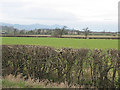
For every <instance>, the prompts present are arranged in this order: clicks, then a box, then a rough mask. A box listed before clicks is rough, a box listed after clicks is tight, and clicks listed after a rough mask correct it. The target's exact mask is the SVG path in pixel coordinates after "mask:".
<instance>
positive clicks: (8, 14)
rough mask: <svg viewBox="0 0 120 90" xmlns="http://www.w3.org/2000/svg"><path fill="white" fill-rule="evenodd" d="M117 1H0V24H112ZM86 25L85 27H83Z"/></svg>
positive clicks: (115, 13) (115, 15)
mask: <svg viewBox="0 0 120 90" xmlns="http://www.w3.org/2000/svg"><path fill="white" fill-rule="evenodd" d="M118 1H119V0H0V21H1V22H8V23H18V24H32V23H40V24H48V25H49V24H63V25H68V26H73V27H74V26H76V27H78V26H79V25H80V24H81V23H84V25H83V26H85V25H86V24H88V23H91V22H94V23H109V22H112V23H116V22H117V19H118V17H117V15H118V12H117V6H118ZM85 23H86V24H85Z"/></svg>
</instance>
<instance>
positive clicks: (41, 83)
mask: <svg viewBox="0 0 120 90" xmlns="http://www.w3.org/2000/svg"><path fill="white" fill-rule="evenodd" d="M21 77H22V75H21V74H19V75H17V76H16V77H15V76H14V75H12V74H10V75H7V76H5V77H4V78H3V79H5V80H8V81H11V82H15V83H19V82H21V81H22V82H25V85H26V86H28V88H31V87H32V88H36V86H40V87H41V88H86V87H85V86H84V85H82V86H79V85H70V86H68V83H67V82H65V83H63V82H61V83H53V82H51V81H49V80H48V79H43V80H41V81H39V79H38V80H36V81H34V79H31V78H30V77H29V78H28V79H27V80H25V79H24V78H21ZM4 88H5V87H4ZM7 88H9V87H7ZM16 88H20V87H16ZM89 88H90V87H89ZM91 88H94V86H92V87H91Z"/></svg>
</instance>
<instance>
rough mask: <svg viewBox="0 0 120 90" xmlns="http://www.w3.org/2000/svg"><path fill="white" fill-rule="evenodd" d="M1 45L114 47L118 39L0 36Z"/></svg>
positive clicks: (116, 46)
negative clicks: (0, 39)
mask: <svg viewBox="0 0 120 90" xmlns="http://www.w3.org/2000/svg"><path fill="white" fill-rule="evenodd" d="M1 38H2V45H41V46H51V47H55V48H62V47H72V48H90V49H93V48H98V49H99V48H101V49H102V48H116V49H118V40H110V39H109V40H108V39H106V40H105V39H72V38H71V39H70V38H38V37H1Z"/></svg>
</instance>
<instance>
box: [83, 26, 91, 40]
mask: <svg viewBox="0 0 120 90" xmlns="http://www.w3.org/2000/svg"><path fill="white" fill-rule="evenodd" d="M83 30H84V34H85V38H86V39H87V36H88V34H89V33H90V30H89V29H88V27H87V28H84V29H83Z"/></svg>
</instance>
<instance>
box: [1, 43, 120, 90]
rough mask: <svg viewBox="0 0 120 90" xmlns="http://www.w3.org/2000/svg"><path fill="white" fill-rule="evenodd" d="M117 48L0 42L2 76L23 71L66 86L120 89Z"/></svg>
mask: <svg viewBox="0 0 120 90" xmlns="http://www.w3.org/2000/svg"><path fill="white" fill-rule="evenodd" d="M119 55H120V51H118V50H116V49H107V50H103V49H92V50H90V49H83V48H82V49H72V48H62V49H55V48H51V47H41V46H32V45H3V47H2V74H3V76H5V75H9V74H13V75H16V76H17V75H18V74H19V73H22V75H23V76H26V79H27V78H28V77H31V78H33V79H34V80H37V79H39V80H42V79H48V80H51V81H53V82H59V83H61V82H65V81H67V82H68V85H69V86H70V85H80V86H81V85H84V86H86V87H90V86H95V87H106V88H111V87H112V88H113V87H119V88H120V56H119Z"/></svg>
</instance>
